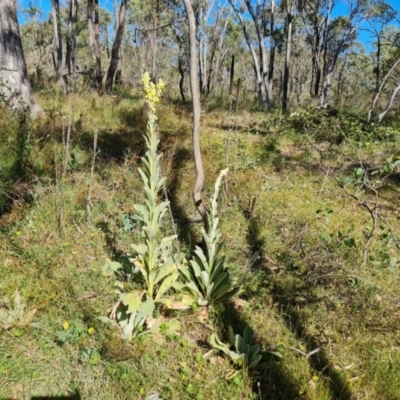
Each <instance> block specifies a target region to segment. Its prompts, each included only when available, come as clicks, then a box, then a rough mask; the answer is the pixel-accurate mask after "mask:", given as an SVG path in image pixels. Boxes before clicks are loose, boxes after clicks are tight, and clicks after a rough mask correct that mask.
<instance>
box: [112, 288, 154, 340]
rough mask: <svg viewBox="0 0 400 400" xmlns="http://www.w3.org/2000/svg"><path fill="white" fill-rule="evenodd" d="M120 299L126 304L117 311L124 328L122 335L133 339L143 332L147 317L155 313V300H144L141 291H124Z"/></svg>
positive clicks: (120, 323)
mask: <svg viewBox="0 0 400 400" xmlns="http://www.w3.org/2000/svg"><path fill="white" fill-rule="evenodd" d="M120 301H121V302H122V303H123V304H124V305H125V306H126V307H120V309H119V310H118V312H117V318H118V323H119V325H120V326H121V328H122V335H121V337H122V338H123V339H126V340H131V339H132V338H134V337H136V336H138V335H139V334H140V333H141V332H142V330H143V325H144V324H145V322H146V320H147V318H148V317H149V316H151V315H152V314H153V311H154V301H153V299H147V300H145V301H142V297H141V294H140V293H139V292H132V293H124V294H122V295H121V296H120ZM143 333H146V332H143Z"/></svg>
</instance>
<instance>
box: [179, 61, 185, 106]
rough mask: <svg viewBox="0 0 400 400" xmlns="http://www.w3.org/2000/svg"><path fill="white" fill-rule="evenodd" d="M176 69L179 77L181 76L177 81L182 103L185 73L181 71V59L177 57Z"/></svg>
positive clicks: (183, 99)
mask: <svg viewBox="0 0 400 400" xmlns="http://www.w3.org/2000/svg"><path fill="white" fill-rule="evenodd" d="M178 69H179V75H180V76H181V77H180V79H179V92H180V94H181V98H182V101H183V102H185V101H186V98H185V89H184V82H185V71H184V70H183V65H182V57H181V56H180V55H178Z"/></svg>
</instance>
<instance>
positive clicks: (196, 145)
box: [184, 0, 207, 226]
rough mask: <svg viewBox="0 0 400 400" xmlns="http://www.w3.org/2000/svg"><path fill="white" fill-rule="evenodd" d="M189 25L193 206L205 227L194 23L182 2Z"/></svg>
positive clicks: (186, 1) (189, 7) (188, 6)
mask: <svg viewBox="0 0 400 400" xmlns="http://www.w3.org/2000/svg"><path fill="white" fill-rule="evenodd" d="M184 4H185V9H186V14H187V19H188V23H189V47H190V90H191V93H192V102H193V155H194V164H195V169H196V181H195V184H194V188H193V201H194V205H195V206H196V208H197V211H198V212H199V214H200V216H201V218H202V220H203V224H204V226H207V210H206V207H205V205H204V203H203V201H202V200H201V189H202V187H203V183H204V169H203V162H202V159H201V150H200V95H199V87H198V75H197V51H196V50H197V49H196V21H195V17H194V12H193V8H192V4H191V2H190V0H184Z"/></svg>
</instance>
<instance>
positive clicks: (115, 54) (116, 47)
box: [105, 0, 128, 93]
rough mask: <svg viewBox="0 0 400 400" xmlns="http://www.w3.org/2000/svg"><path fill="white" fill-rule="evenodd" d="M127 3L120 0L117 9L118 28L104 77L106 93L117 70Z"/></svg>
mask: <svg viewBox="0 0 400 400" xmlns="http://www.w3.org/2000/svg"><path fill="white" fill-rule="evenodd" d="M127 4H128V0H121V7H120V9H119V18H118V20H119V23H118V29H117V34H116V36H115V40H114V43H113V47H112V50H111V61H110V66H109V67H108V71H107V77H106V85H105V90H106V93H111V90H112V87H113V81H114V75H115V71H116V70H117V66H118V60H119V52H120V48H121V43H122V37H123V36H124V30H125V12H126V6H127Z"/></svg>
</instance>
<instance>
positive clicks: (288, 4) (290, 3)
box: [281, 0, 295, 114]
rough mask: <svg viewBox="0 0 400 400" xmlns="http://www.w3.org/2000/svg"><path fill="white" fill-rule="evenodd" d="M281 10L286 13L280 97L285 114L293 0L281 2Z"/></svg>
mask: <svg viewBox="0 0 400 400" xmlns="http://www.w3.org/2000/svg"><path fill="white" fill-rule="evenodd" d="M281 6H282V8H284V9H285V12H286V55H285V70H284V76H283V96H282V112H283V113H284V114H285V113H286V112H287V109H288V103H289V73H290V55H291V50H292V27H293V11H294V6H295V0H283V1H282V3H281Z"/></svg>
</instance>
